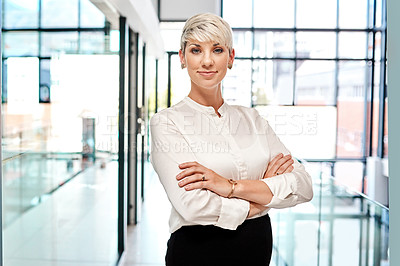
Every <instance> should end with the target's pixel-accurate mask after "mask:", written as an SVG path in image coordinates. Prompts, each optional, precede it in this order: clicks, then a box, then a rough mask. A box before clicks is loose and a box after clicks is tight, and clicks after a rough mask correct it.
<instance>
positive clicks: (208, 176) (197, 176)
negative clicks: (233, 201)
mask: <svg viewBox="0 0 400 266" xmlns="http://www.w3.org/2000/svg"><path fill="white" fill-rule="evenodd" d="M179 168H180V169H184V170H183V171H182V172H180V173H179V174H178V175H177V176H176V179H177V180H178V181H179V183H178V185H179V187H184V188H185V189H186V190H187V191H189V190H194V189H208V190H210V191H213V192H214V193H216V194H218V195H220V196H222V197H227V196H228V195H229V193H230V192H231V189H232V184H231V183H230V182H229V181H228V179H226V178H224V177H222V176H220V175H219V174H217V173H215V172H214V171H212V170H210V169H208V168H206V167H204V166H203V165H201V164H199V163H198V162H186V163H181V164H180V165H179Z"/></svg>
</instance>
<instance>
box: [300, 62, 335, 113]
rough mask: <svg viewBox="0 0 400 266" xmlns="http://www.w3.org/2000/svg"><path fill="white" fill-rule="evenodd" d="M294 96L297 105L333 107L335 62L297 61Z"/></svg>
mask: <svg viewBox="0 0 400 266" xmlns="http://www.w3.org/2000/svg"><path fill="white" fill-rule="evenodd" d="M295 95H296V104H298V105H333V104H334V103H335V62H334V61H311V60H305V61H297V64H296V92H295Z"/></svg>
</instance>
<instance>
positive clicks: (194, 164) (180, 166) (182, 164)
mask: <svg viewBox="0 0 400 266" xmlns="http://www.w3.org/2000/svg"><path fill="white" fill-rule="evenodd" d="M198 165H200V164H199V163H198V162H184V163H181V164H179V165H178V166H179V168H180V169H185V168H189V167H192V166H198Z"/></svg>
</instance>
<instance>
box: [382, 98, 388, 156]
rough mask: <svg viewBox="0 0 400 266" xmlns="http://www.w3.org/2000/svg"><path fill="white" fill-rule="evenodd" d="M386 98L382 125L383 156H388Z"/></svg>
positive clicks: (386, 99)
mask: <svg viewBox="0 0 400 266" xmlns="http://www.w3.org/2000/svg"><path fill="white" fill-rule="evenodd" d="M388 126H389V125H388V98H387V97H386V98H385V120H384V125H383V157H385V158H387V157H388V155H389V154H388V152H389V135H388Z"/></svg>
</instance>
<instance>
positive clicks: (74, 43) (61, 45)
mask: <svg viewBox="0 0 400 266" xmlns="http://www.w3.org/2000/svg"><path fill="white" fill-rule="evenodd" d="M41 34H42V46H41V53H42V54H41V55H42V56H51V55H53V54H57V53H77V52H78V33H77V32H55V33H53V32H42V33H41Z"/></svg>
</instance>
